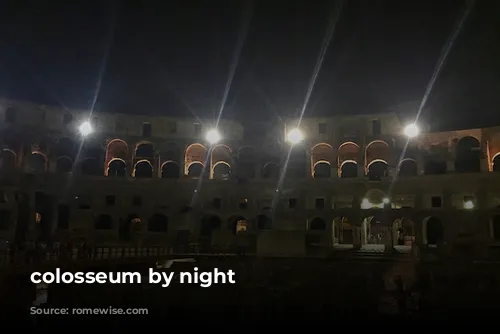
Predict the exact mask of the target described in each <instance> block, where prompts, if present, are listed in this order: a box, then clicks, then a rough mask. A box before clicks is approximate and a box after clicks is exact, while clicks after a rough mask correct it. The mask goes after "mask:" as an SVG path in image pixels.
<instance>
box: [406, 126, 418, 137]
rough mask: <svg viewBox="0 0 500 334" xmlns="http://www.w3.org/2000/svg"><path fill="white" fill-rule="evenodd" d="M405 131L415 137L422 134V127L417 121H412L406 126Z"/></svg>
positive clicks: (408, 135)
mask: <svg viewBox="0 0 500 334" xmlns="http://www.w3.org/2000/svg"><path fill="white" fill-rule="evenodd" d="M403 133H404V135H405V136H406V137H408V138H415V137H416V136H418V135H419V134H420V129H419V128H418V126H417V125H416V124H415V123H411V124H408V125H407V126H405V128H404V130H403Z"/></svg>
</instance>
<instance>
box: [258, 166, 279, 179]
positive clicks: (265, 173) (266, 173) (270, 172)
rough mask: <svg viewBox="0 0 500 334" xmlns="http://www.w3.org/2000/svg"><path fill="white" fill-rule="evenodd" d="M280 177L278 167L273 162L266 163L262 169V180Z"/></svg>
mask: <svg viewBox="0 0 500 334" xmlns="http://www.w3.org/2000/svg"><path fill="white" fill-rule="evenodd" d="M279 176H280V169H279V165H278V164H277V163H275V162H268V163H266V164H264V167H262V178H264V179H277V178H278V177H279Z"/></svg>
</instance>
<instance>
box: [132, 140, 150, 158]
mask: <svg viewBox="0 0 500 334" xmlns="http://www.w3.org/2000/svg"><path fill="white" fill-rule="evenodd" d="M154 157H155V149H154V146H153V144H152V143H150V142H141V143H138V144H137V145H136V147H135V151H134V158H135V159H153V158H154Z"/></svg>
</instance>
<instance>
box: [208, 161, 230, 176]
mask: <svg viewBox="0 0 500 334" xmlns="http://www.w3.org/2000/svg"><path fill="white" fill-rule="evenodd" d="M212 173H213V176H212V177H213V178H214V179H216V180H229V176H230V175H231V167H230V166H229V164H228V163H226V162H225V161H219V162H218V163H216V164H215V165H214V168H213V172H212Z"/></svg>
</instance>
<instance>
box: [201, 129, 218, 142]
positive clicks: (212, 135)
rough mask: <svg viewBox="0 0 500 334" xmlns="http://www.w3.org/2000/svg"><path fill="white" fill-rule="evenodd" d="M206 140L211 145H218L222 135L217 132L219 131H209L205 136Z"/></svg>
mask: <svg viewBox="0 0 500 334" xmlns="http://www.w3.org/2000/svg"><path fill="white" fill-rule="evenodd" d="M205 139H206V140H207V141H208V142H209V143H210V144H211V145H214V144H217V143H218V142H219V141H220V139H221V136H220V133H219V131H217V129H212V130H209V131H208V132H207V134H206V136H205Z"/></svg>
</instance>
